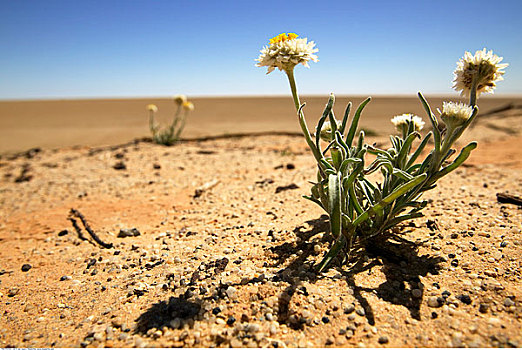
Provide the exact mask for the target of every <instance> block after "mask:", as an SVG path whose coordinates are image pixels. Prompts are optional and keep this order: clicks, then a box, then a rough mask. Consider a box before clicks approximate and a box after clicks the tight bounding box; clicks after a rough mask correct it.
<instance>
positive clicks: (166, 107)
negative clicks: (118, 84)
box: [0, 96, 522, 154]
mask: <svg viewBox="0 0 522 350" xmlns="http://www.w3.org/2000/svg"><path fill="white" fill-rule="evenodd" d="M366 97H367V96H355V97H353V96H338V97H337V98H336V101H337V102H336V105H335V114H336V116H337V118H339V119H340V118H342V116H343V114H344V110H345V108H346V105H347V103H348V102H349V101H352V102H353V104H354V109H355V108H356V107H357V106H358V105H359V103H360V102H361V101H363V100H364V99H365V98H366ZM189 98H190V96H189ZM190 99H191V100H192V101H193V102H194V104H195V107H196V109H195V111H194V112H193V113H191V115H190V116H189V118H190V120H189V121H188V122H187V127H186V129H185V132H184V133H183V136H184V137H188V138H192V137H201V136H211V135H222V134H227V133H228V134H231V133H241V132H263V131H286V132H299V131H300V129H299V125H298V123H297V122H296V113H295V110H294V107H293V104H292V102H291V98H290V97H288V96H284V97H251V98H246V97H237V98H233V97H229V98H190ZM302 100H303V101H304V102H306V104H307V105H306V107H305V112H306V115H307V116H308V119H309V124H310V125H315V122H316V120H317V119H318V118H319V117H320V115H321V112H322V110H323V108H324V105H325V104H326V102H327V100H328V97H327V96H325V97H307V96H305V97H303V98H302ZM443 100H444V101H446V100H455V98H454V97H453V98H444V97H430V103H431V105H432V108H433V110H434V111H435V110H436V108H439V107H441V106H442V101H443ZM149 103H154V104H156V105H157V106H158V107H159V112H158V115H157V119H158V121H159V122H161V123H162V125H163V126H166V125H167V124H168V123H170V121H171V118H172V116H173V115H174V112H175V109H176V106H175V104H174V103H173V101H172V99H167V98H163V99H158V98H148V99H144V98H141V99H119V100H118V99H113V100H40V101H0V154H1V153H5V152H15V151H23V150H26V149H29V148H33V147H42V148H60V147H67V146H76V145H80V146H100V145H111V144H118V143H124V142H128V141H129V140H132V139H134V138H139V137H143V136H149V129H148V113H147V111H146V110H145V106H146V105H147V104H149ZM509 103H514V104H522V97H520V96H519V97H491V96H488V97H485V98H482V99H481V101H480V108H481V111H482V112H488V111H491V110H494V109H496V108H499V107H503V106H506V105H507V104H509ZM352 113H353V112H352ZM402 113H414V114H418V115H420V116H424V115H425V114H424V110H423V109H422V106H421V104H420V102H419V100H418V98H417V97H415V96H413V97H401V96H374V97H373V101H372V102H371V103H370V104H369V105H368V106H367V107H366V108H365V112H364V118H363V119H362V120H361V127H363V128H366V129H368V130H372V131H375V132H377V133H379V134H386V133H387V134H389V133H391V132H393V125H392V124H391V123H390V122H389V119H390V118H391V117H393V116H394V115H397V114H402Z"/></svg>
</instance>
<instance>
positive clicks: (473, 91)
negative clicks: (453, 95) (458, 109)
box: [469, 73, 478, 107]
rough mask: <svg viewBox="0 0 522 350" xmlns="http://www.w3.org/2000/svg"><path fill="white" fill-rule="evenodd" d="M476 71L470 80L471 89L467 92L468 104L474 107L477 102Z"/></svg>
mask: <svg viewBox="0 0 522 350" xmlns="http://www.w3.org/2000/svg"><path fill="white" fill-rule="evenodd" d="M477 78H478V73H476V74H475V75H474V76H473V80H472V81H471V91H470V92H469V105H470V106H471V107H475V106H476V104H477V85H478V79H477Z"/></svg>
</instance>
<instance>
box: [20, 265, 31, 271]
mask: <svg viewBox="0 0 522 350" xmlns="http://www.w3.org/2000/svg"><path fill="white" fill-rule="evenodd" d="M30 269H32V266H31V265H29V264H23V265H22V271H23V272H27V271H29V270H30Z"/></svg>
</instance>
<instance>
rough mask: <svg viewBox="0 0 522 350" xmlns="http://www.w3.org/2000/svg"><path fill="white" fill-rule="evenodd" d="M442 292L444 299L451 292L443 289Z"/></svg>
mask: <svg viewBox="0 0 522 350" xmlns="http://www.w3.org/2000/svg"><path fill="white" fill-rule="evenodd" d="M441 294H442V297H443V298H444V299H447V298H448V297H449V296H450V295H451V292H449V291H447V290H445V291H444V292H442V293H441Z"/></svg>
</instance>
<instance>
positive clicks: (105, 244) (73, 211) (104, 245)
mask: <svg viewBox="0 0 522 350" xmlns="http://www.w3.org/2000/svg"><path fill="white" fill-rule="evenodd" d="M71 215H72V216H76V217H77V218H78V219H80V220H81V222H82V224H83V226H84V227H85V229H86V230H87V232H89V234H90V235H91V237H92V238H93V239H94V240H95V241H96V243H98V244H99V245H101V246H102V247H103V248H107V249H110V248H112V243H105V242H104V241H102V240H101V239H100V237H98V235H97V234H96V233H95V232H94V231H93V230H92V229H91V227H90V226H89V224H88V223H87V220H85V217H84V216H83V215H82V213H80V212H79V211H78V210H76V209H74V208H71ZM70 219H72V218H70ZM73 220H74V219H73ZM71 221H72V220H71ZM73 225H74V223H73ZM75 228H76V227H75Z"/></svg>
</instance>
